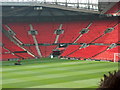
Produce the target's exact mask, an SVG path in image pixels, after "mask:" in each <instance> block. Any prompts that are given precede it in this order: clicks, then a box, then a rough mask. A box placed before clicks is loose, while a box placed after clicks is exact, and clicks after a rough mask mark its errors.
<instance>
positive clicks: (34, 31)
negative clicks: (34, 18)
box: [28, 30, 38, 35]
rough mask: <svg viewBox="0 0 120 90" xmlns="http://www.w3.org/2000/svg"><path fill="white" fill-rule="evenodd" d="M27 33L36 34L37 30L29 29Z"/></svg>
mask: <svg viewBox="0 0 120 90" xmlns="http://www.w3.org/2000/svg"><path fill="white" fill-rule="evenodd" d="M28 34H29V35H37V34H38V32H37V31H36V30H30V31H28Z"/></svg>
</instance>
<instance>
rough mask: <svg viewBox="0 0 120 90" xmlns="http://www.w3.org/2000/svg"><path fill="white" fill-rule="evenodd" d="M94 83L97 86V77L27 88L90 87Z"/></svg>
mask: <svg viewBox="0 0 120 90" xmlns="http://www.w3.org/2000/svg"><path fill="white" fill-rule="evenodd" d="M95 83H96V86H98V83H99V78H94V79H87V80H86V79H85V80H76V81H70V82H64V83H63V82H62V83H55V84H49V85H39V86H32V87H29V88H58V87H59V88H86V86H88V87H91V86H94V85H95Z"/></svg>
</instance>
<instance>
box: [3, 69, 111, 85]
mask: <svg viewBox="0 0 120 90" xmlns="http://www.w3.org/2000/svg"><path fill="white" fill-rule="evenodd" d="M111 70H112V69H111ZM105 71H107V69H98V70H87V71H77V72H66V73H56V74H47V75H39V74H37V75H35V76H33V75H32V76H28V77H17V78H12V79H4V80H3V84H6V83H11V81H14V82H15V83H16V82H24V81H32V80H37V79H38V78H39V80H43V79H49V78H58V77H66V76H71V75H79V76H83V75H87V74H94V73H101V72H105Z"/></svg>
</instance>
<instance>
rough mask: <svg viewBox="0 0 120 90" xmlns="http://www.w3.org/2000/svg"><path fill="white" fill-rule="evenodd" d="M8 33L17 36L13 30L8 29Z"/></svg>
mask: <svg viewBox="0 0 120 90" xmlns="http://www.w3.org/2000/svg"><path fill="white" fill-rule="evenodd" d="M8 33H9V34H10V35H11V36H15V35H16V34H15V32H14V31H12V30H8Z"/></svg>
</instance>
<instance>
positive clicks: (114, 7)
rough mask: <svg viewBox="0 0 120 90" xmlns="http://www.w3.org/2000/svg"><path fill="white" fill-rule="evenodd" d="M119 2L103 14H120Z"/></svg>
mask: <svg viewBox="0 0 120 90" xmlns="http://www.w3.org/2000/svg"><path fill="white" fill-rule="evenodd" d="M119 10H120V2H118V3H116V4H115V5H114V6H113V7H112V8H110V9H109V10H108V11H107V12H106V13H105V14H112V15H113V14H115V13H117V14H120V11H119Z"/></svg>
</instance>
